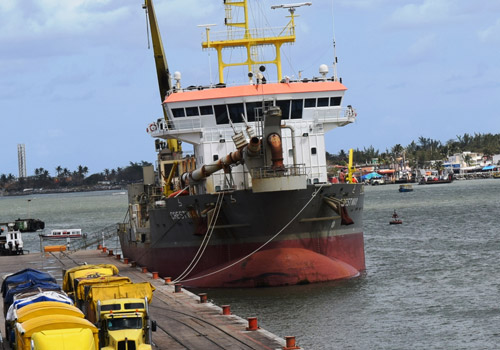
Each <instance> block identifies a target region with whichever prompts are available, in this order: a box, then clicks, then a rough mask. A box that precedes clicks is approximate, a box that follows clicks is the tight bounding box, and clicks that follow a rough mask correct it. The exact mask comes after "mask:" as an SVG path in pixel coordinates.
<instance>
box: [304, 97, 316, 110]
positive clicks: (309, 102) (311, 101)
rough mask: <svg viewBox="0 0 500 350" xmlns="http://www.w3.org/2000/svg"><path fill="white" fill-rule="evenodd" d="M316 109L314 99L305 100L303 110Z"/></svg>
mask: <svg viewBox="0 0 500 350" xmlns="http://www.w3.org/2000/svg"><path fill="white" fill-rule="evenodd" d="M314 107H316V99H315V98H306V100H305V103H304V108H314Z"/></svg>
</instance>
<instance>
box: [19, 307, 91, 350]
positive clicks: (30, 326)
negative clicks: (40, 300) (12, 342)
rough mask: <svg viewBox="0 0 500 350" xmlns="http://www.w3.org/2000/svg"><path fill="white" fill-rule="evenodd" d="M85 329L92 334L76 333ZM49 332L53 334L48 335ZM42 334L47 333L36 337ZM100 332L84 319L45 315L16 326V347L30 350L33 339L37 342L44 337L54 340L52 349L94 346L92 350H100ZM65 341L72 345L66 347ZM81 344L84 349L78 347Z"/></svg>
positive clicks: (45, 342) (74, 349)
mask: <svg viewBox="0 0 500 350" xmlns="http://www.w3.org/2000/svg"><path fill="white" fill-rule="evenodd" d="M83 329H87V330H90V332H88V331H76V330H83ZM47 331H53V332H48V333H47ZM41 332H45V333H43V334H42V335H40V336H37V335H36V334H37V333H41ZM98 332H99V331H98V329H97V328H96V327H95V326H94V325H93V324H92V323H90V322H89V321H88V320H86V319H84V318H80V317H76V316H67V315H44V316H38V317H35V318H31V319H29V320H26V321H25V322H23V323H17V324H16V345H17V350H30V349H31V343H32V337H33V336H34V335H35V340H37V338H38V339H39V340H40V338H44V337H45V338H49V339H52V340H53V341H54V342H55V343H54V344H53V345H52V346H51V349H58V350H59V349H72V350H76V349H78V350H80V349H82V350H87V349H88V347H85V346H87V345H88V344H91V345H92V344H93V347H91V349H95V350H99V335H98ZM58 335H59V336H58ZM35 340H34V341H35ZM65 341H70V343H69V344H66V345H65V344H64V342H65ZM40 342H41V343H42V344H47V342H50V341H49V340H43V341H42V340H40ZM61 344H62V345H61ZM79 344H81V345H83V346H84V347H83V348H80V347H78V345H79ZM64 346H66V347H64Z"/></svg>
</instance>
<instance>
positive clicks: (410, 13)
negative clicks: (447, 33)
mask: <svg viewBox="0 0 500 350" xmlns="http://www.w3.org/2000/svg"><path fill="white" fill-rule="evenodd" d="M454 8H456V7H454V6H453V4H452V3H451V2H450V0H424V1H423V2H422V3H420V4H407V5H404V6H402V7H400V8H398V9H396V10H395V11H394V12H393V13H392V16H391V20H392V22H393V23H396V24H400V25H404V26H415V25H422V24H430V23H442V22H447V21H449V20H450V18H451V16H452V14H453V12H454Z"/></svg>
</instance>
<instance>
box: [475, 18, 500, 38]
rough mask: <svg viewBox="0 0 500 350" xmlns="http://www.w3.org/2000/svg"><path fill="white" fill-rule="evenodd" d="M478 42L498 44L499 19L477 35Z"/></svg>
mask: <svg viewBox="0 0 500 350" xmlns="http://www.w3.org/2000/svg"><path fill="white" fill-rule="evenodd" d="M477 36H478V37H479V40H481V41H482V42H484V43H499V42H500V18H499V19H497V21H496V22H495V23H494V24H493V25H491V26H489V27H487V28H486V29H483V30H480V31H478V33H477Z"/></svg>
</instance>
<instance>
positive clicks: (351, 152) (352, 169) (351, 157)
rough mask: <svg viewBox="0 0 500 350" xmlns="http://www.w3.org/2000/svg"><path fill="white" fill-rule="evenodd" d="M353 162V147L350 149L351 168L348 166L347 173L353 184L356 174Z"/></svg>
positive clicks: (349, 180) (348, 179)
mask: <svg viewBox="0 0 500 350" xmlns="http://www.w3.org/2000/svg"><path fill="white" fill-rule="evenodd" d="M352 163H353V151H352V148H351V149H350V150H349V168H348V174H347V181H348V182H349V183H351V184H352V183H353V181H352V176H353V174H354V171H355V170H356V168H354V167H353V165H352Z"/></svg>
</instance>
